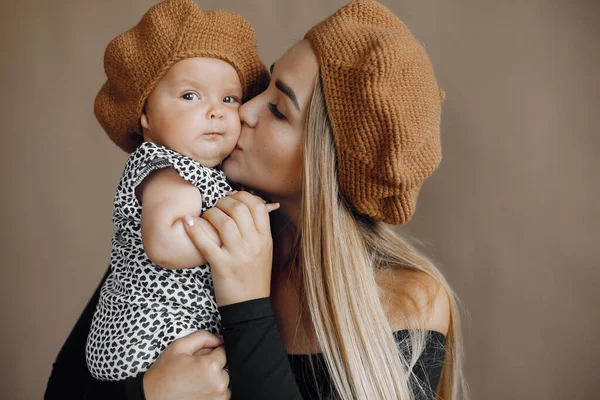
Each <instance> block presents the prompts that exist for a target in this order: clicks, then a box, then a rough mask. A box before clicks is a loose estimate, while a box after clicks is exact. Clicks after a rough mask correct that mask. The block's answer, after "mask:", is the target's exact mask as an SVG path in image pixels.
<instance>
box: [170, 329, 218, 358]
mask: <svg viewBox="0 0 600 400" xmlns="http://www.w3.org/2000/svg"><path fill="white" fill-rule="evenodd" d="M222 345H223V338H221V337H219V336H217V335H213V334H212V333H210V332H208V331H204V330H201V331H197V332H193V333H190V334H189V335H187V336H184V337H182V338H179V339H177V340H175V341H174V342H173V344H172V346H171V347H172V348H173V351H175V352H176V353H184V354H188V355H193V354H194V353H196V352H198V351H200V350H201V349H204V348H211V349H216V348H219V346H220V347H223V346H222Z"/></svg>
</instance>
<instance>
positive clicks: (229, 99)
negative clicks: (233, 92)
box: [223, 96, 240, 103]
mask: <svg viewBox="0 0 600 400" xmlns="http://www.w3.org/2000/svg"><path fill="white" fill-rule="evenodd" d="M239 102H240V100H239V99H238V98H237V97H235V96H225V97H223V103H239Z"/></svg>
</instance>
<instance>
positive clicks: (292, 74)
mask: <svg viewBox="0 0 600 400" xmlns="http://www.w3.org/2000/svg"><path fill="white" fill-rule="evenodd" d="M271 72H272V74H273V79H279V80H281V81H283V82H285V84H287V85H288V86H290V87H291V88H292V89H293V90H294V91H295V92H296V94H297V95H298V97H299V98H300V99H305V98H307V97H308V95H309V94H310V93H312V90H313V86H314V82H315V78H316V77H317V74H318V73H319V64H318V62H317V56H316V55H315V53H314V51H313V49H312V47H311V46H310V43H309V41H308V40H306V39H305V40H302V41H300V42H298V43H296V44H295V45H294V46H292V47H291V48H290V49H289V50H288V51H287V52H286V53H285V54H284V55H283V56H281V58H280V59H279V60H277V61H276V62H275V63H274V64H273V66H272V71H271Z"/></svg>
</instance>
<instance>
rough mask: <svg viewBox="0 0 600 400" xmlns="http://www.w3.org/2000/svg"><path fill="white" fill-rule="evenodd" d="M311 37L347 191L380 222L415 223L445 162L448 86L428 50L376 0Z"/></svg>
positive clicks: (355, 4) (349, 9)
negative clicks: (423, 194)
mask: <svg viewBox="0 0 600 400" xmlns="http://www.w3.org/2000/svg"><path fill="white" fill-rule="evenodd" d="M306 38H307V39H308V40H309V41H310V43H311V45H312V48H313V50H314V52H315V53H316V55H317V58H318V62H319V67H320V74H321V81H322V84H323V91H324V95H325V102H326V104H327V110H328V114H329V119H330V122H331V128H332V130H333V136H334V140H335V144H336V149H337V150H336V151H337V161H338V174H339V180H340V189H341V191H342V193H343V195H344V196H345V197H346V198H347V200H348V201H349V202H350V203H351V204H352V205H353V206H354V207H355V208H356V209H357V210H358V211H359V212H361V213H363V214H366V215H368V216H370V217H372V218H374V219H376V220H381V221H384V222H387V223H391V224H402V223H404V222H406V221H408V220H409V219H410V218H411V216H412V215H413V213H414V211H415V205H416V200H417V195H418V193H419V189H420V188H421V185H422V183H423V181H424V180H425V179H426V178H427V177H428V176H429V175H431V174H432V172H433V171H434V170H435V169H436V168H437V166H438V165H439V163H440V160H441V149H440V113H441V103H442V100H443V92H442V91H441V90H440V89H439V87H438V85H437V83H436V79H435V76H434V74H433V69H432V66H431V63H430V61H429V58H428V56H427V54H426V53H425V50H424V49H423V47H422V46H421V45H420V44H419V42H418V41H417V40H416V39H415V38H414V37H413V35H412V34H411V32H410V31H409V30H408V28H407V27H406V25H404V23H402V21H400V20H399V19H398V18H397V17H396V16H395V15H394V14H393V13H392V12H391V11H389V10H388V9H387V8H385V7H384V6H383V5H381V4H379V3H377V2H375V1H372V0H357V1H352V2H351V3H349V4H348V5H346V6H344V7H342V8H341V9H340V10H338V11H337V12H336V13H335V14H333V15H332V16H330V17H329V18H327V19H326V20H324V21H323V22H321V23H319V24H318V25H316V26H314V27H313V28H312V29H311V30H310V31H309V32H308V33H307V34H306Z"/></svg>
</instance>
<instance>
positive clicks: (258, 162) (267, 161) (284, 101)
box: [223, 40, 319, 208]
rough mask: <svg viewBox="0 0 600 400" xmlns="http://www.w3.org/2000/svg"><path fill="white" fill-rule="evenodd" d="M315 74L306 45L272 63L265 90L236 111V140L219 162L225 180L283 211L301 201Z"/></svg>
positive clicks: (309, 48)
mask: <svg viewBox="0 0 600 400" xmlns="http://www.w3.org/2000/svg"><path fill="white" fill-rule="evenodd" d="M318 72H319V66H318V63H317V58H316V56H315V54H314V52H313V50H312V48H311V46H310V44H309V42H308V41H307V40H303V41H301V42H299V43H297V44H296V45H294V46H293V47H292V48H291V49H289V50H288V51H287V52H286V53H285V54H284V55H283V57H281V58H280V59H279V60H278V61H277V62H275V64H273V66H272V68H271V83H270V84H269V87H268V88H267V90H266V91H264V92H263V93H261V94H260V95H258V96H257V97H255V98H253V99H252V100H250V101H249V102H247V103H245V104H243V105H242V106H241V107H240V109H239V112H240V119H241V121H242V131H241V134H240V138H239V140H238V143H237V147H236V148H235V150H234V151H233V153H231V155H230V156H229V157H228V158H227V159H226V160H225V161H224V163H223V170H224V171H225V173H226V174H227V176H228V178H229V179H231V180H232V181H233V182H237V183H239V184H241V185H243V186H245V187H248V188H252V189H254V190H257V191H259V192H262V193H265V194H266V195H267V196H268V197H270V198H271V199H272V200H273V201H279V202H281V203H282V208H283V206H284V203H285V202H290V201H291V202H292V203H295V202H296V201H297V200H299V199H300V193H301V171H302V162H303V161H302V156H303V132H304V123H305V120H306V115H307V109H308V106H309V104H310V98H311V95H312V92H313V87H314V83H315V79H316V77H317V74H318Z"/></svg>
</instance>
